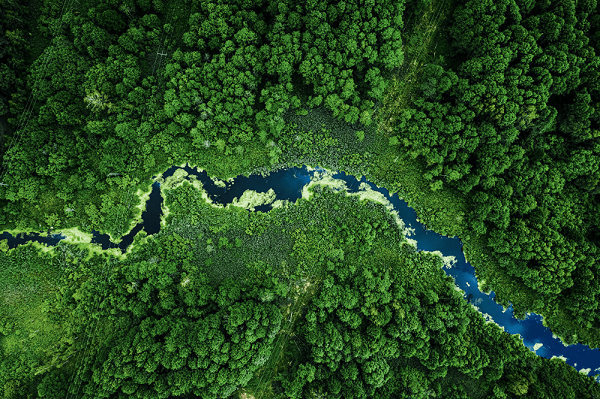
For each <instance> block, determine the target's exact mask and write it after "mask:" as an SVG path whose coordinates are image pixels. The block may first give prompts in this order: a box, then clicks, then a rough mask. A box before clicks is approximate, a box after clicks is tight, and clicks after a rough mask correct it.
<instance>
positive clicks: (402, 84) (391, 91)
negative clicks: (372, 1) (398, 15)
mask: <svg viewBox="0 0 600 399" xmlns="http://www.w3.org/2000/svg"><path fill="white" fill-rule="evenodd" d="M447 4H448V0H434V1H432V2H431V3H430V4H429V6H428V7H427V8H426V9H425V12H424V14H423V15H422V17H421V19H420V20H419V21H418V25H417V27H416V28H415V32H414V34H413V37H414V36H416V37H421V38H423V39H422V41H421V43H420V45H419V46H417V47H415V48H414V49H410V50H409V49H408V44H404V45H403V48H402V50H403V52H404V54H406V53H407V51H409V52H410V56H409V57H405V59H404V62H403V64H402V66H400V67H399V68H398V69H399V72H398V73H397V74H395V75H394V76H393V77H392V82H391V84H390V87H389V88H388V90H387V92H386V94H385V97H384V100H383V103H382V106H381V107H380V108H379V109H378V110H377V111H376V112H375V113H374V115H373V120H379V123H378V124H377V134H379V133H380V132H385V133H384V134H386V135H389V133H391V132H392V131H393V130H392V126H393V125H394V122H395V120H396V117H397V115H398V113H399V112H400V111H401V110H402V109H404V108H406V107H407V106H408V105H409V104H410V102H411V101H412V98H413V96H414V93H415V91H416V90H417V89H418V85H419V79H420V75H421V72H422V70H423V64H422V62H421V60H422V58H423V57H424V56H425V55H426V54H428V53H431V52H432V47H434V43H433V40H434V38H435V36H436V32H437V28H438V26H440V25H441V23H442V22H443V21H444V20H445V19H446V18H447V15H448V14H449V10H448V9H447V8H446V6H447ZM415 24H417V22H415ZM313 269H314V268H313ZM313 272H314V270H311V272H310V273H309V275H308V276H306V280H305V281H304V282H303V284H300V285H292V286H291V290H290V294H289V296H290V297H291V298H293V299H294V301H293V302H292V303H290V304H288V305H285V306H283V307H282V314H283V316H284V319H283V326H282V328H281V330H280V332H279V333H278V336H277V338H276V343H275V347H274V349H273V352H272V354H271V356H270V357H269V359H268V360H267V363H266V364H265V366H264V367H263V368H262V369H261V370H260V371H259V372H258V373H259V374H258V376H257V378H258V380H259V381H258V386H257V387H256V389H254V390H253V391H254V392H252V393H253V396H251V395H250V392H248V393H246V392H245V393H244V396H245V397H247V398H254V399H263V398H266V397H268V396H269V391H270V387H269V384H270V382H271V380H272V379H273V376H274V375H276V374H277V372H278V371H279V370H281V369H284V368H286V367H288V366H289V364H288V363H289V361H288V359H286V356H285V348H286V347H287V345H288V343H289V341H290V339H291V338H293V336H294V326H295V325H296V322H297V321H298V320H299V318H300V317H302V315H303V309H304V307H305V306H306V305H307V304H308V303H310V300H311V298H312V296H313V295H315V294H316V293H317V291H318V288H319V282H320V280H322V278H321V276H318V275H317V274H316V273H314V274H313Z"/></svg>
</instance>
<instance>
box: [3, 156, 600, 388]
mask: <svg viewBox="0 0 600 399" xmlns="http://www.w3.org/2000/svg"><path fill="white" fill-rule="evenodd" d="M177 169H178V167H177V166H173V167H171V168H169V169H168V170H167V171H166V172H165V173H164V174H163V175H162V177H163V178H164V179H166V178H167V177H169V176H172V175H173V173H174V172H175V171H176V170H177ZM182 169H184V170H185V171H186V172H187V173H188V174H189V175H194V176H196V177H197V179H198V180H200V181H201V182H202V185H203V186H204V189H205V190H206V192H207V193H208V196H209V197H210V199H211V200H212V201H214V202H215V203H219V204H223V205H226V204H228V203H231V202H232V201H233V199H234V198H239V197H241V196H242V194H243V193H244V191H246V190H248V189H250V190H254V191H257V192H267V191H268V190H269V189H271V188H272V189H273V190H274V191H275V194H276V199H278V200H288V201H290V202H295V201H296V200H297V199H298V198H301V197H302V188H303V187H304V186H305V185H306V184H308V183H309V182H310V181H311V178H312V177H313V175H314V174H315V172H324V170H323V169H321V168H316V169H312V170H309V169H308V168H307V167H306V166H304V167H302V168H289V169H282V170H279V171H276V172H273V173H271V174H270V175H268V176H267V177H263V176H260V175H251V176H249V177H245V176H238V177H237V178H235V179H233V182H224V183H225V187H223V184H220V185H217V184H215V182H214V181H213V180H212V179H211V178H210V177H209V176H208V175H207V173H206V172H205V171H202V172H198V171H197V170H195V169H192V168H191V167H189V166H188V165H186V166H185V167H184V168H182ZM332 177H333V178H334V179H340V180H343V181H344V182H345V184H346V186H347V188H348V192H351V193H353V192H358V191H359V190H360V186H361V183H363V188H364V187H365V185H364V184H366V185H368V186H369V187H370V188H371V189H372V190H373V191H377V192H379V193H381V194H383V196H384V197H385V198H386V199H387V200H388V201H390V203H391V204H392V205H393V209H394V210H395V211H396V212H397V213H398V216H399V217H400V219H402V220H403V221H404V223H405V225H406V227H408V228H409V229H412V234H411V235H410V236H408V237H407V238H409V239H411V240H415V241H416V243H417V249H418V250H420V251H440V252H441V253H442V254H443V256H444V257H447V256H453V257H454V258H455V260H456V261H455V262H454V263H453V265H452V266H451V267H444V268H443V270H444V272H445V273H446V274H447V275H449V276H452V277H453V278H454V280H455V284H456V286H457V287H458V288H460V289H461V290H463V291H464V298H465V300H466V301H468V302H469V303H470V304H471V305H472V306H474V307H475V308H476V309H477V310H478V311H479V312H480V313H481V314H483V316H484V317H485V318H486V320H489V321H493V322H495V323H496V324H498V325H499V326H500V327H501V328H503V329H504V331H506V332H508V333H510V334H519V335H520V337H521V339H522V340H523V343H524V345H525V346H526V347H527V348H529V349H530V350H531V351H533V352H534V353H536V354H537V355H538V356H543V357H545V358H552V357H562V358H564V359H565V361H566V363H567V364H569V365H571V366H573V367H574V368H575V369H576V370H578V371H580V372H582V373H585V374H587V375H594V376H595V379H596V381H597V382H598V383H600V349H590V348H589V347H588V346H586V345H582V344H575V345H570V346H564V344H563V343H562V342H561V341H560V340H559V339H558V338H556V337H554V336H553V334H552V332H551V331H550V329H549V328H547V327H544V326H543V325H542V317H541V316H539V315H536V314H528V315H527V318H526V319H525V320H517V319H515V318H514V317H513V312H512V305H511V306H509V307H508V308H507V309H503V307H502V306H501V305H499V304H497V303H496V302H495V293H494V292H493V291H491V292H490V294H489V295H487V294H484V293H482V292H481V291H479V289H478V286H477V279H476V277H475V270H474V268H473V266H471V265H470V264H469V262H467V261H466V259H465V256H464V254H463V252H462V242H461V241H460V240H459V239H458V238H457V237H453V238H449V237H446V236H442V235H441V234H438V233H436V232H434V231H432V230H427V229H426V227H425V226H424V225H423V224H421V223H420V222H419V221H418V219H417V215H416V212H415V211H414V210H413V209H412V208H410V207H409V206H408V204H407V203H406V202H405V201H403V200H401V199H400V198H399V197H398V195H397V194H394V195H392V196H390V193H389V191H388V190H386V189H385V188H380V187H377V186H375V185H374V184H373V183H371V182H369V181H367V180H366V179H365V177H364V176H363V177H362V178H361V179H360V180H357V179H356V178H355V177H354V176H351V175H346V174H345V173H344V172H341V173H337V172H334V174H333V175H332ZM152 186H153V188H152V192H151V194H150V198H149V200H148V201H147V203H146V209H145V211H144V212H143V213H142V220H143V222H142V223H140V224H138V225H137V226H136V227H135V228H134V229H133V230H132V231H131V232H129V233H128V234H127V236H125V237H124V238H123V240H122V241H121V243H120V244H118V245H117V244H113V243H111V242H110V240H109V238H108V235H106V234H99V233H98V232H97V231H93V232H92V234H93V239H92V243H96V244H99V245H101V246H102V249H108V248H116V247H119V248H120V249H121V250H122V251H123V252H125V251H126V249H127V247H128V246H129V245H130V244H131V243H132V242H133V238H134V237H135V235H136V234H137V233H138V232H139V231H140V230H142V229H144V230H145V231H146V233H148V234H149V235H151V234H154V233H157V232H158V231H159V230H160V218H161V204H162V201H163V199H162V196H161V195H160V183H158V182H155V183H153V185H152ZM270 209H271V205H260V206H257V207H256V210H257V211H261V212H267V211H269V210H270ZM48 233H49V234H48V236H47V237H40V236H39V234H38V233H33V234H29V235H24V236H23V235H18V236H17V237H13V236H11V235H10V234H9V233H2V234H0V240H4V239H8V245H9V248H14V247H15V246H17V245H20V244H24V243H26V242H28V241H38V242H41V243H44V244H46V245H56V244H58V242H59V241H60V240H61V239H64V238H66V237H65V236H63V235H61V234H60V233H59V234H50V232H48Z"/></svg>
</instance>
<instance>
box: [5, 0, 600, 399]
mask: <svg viewBox="0 0 600 399" xmlns="http://www.w3.org/2000/svg"><path fill="white" fill-rule="evenodd" d="M432 3H435V4H437V6H439V7H442V6H444V5H446V6H448V4H447V3H445V2H441V1H437V2H436V1H429V0H418V1H408V0H407V1H374V0H352V1H316V0H308V1H306V2H295V1H292V0H282V1H278V2H274V1H273V2H270V1H266V0H228V1H213V2H211V1H203V0H170V1H166V0H152V1H150V0H124V1H122V0H118V1H117V0H100V1H91V0H90V1H88V0H78V1H73V2H67V3H64V4H63V2H61V1H58V0H35V1H34V0H32V1H30V2H29V3H19V2H17V1H14V0H0V27H1V29H0V155H1V156H2V165H1V166H2V167H1V170H0V184H1V187H0V209H1V210H0V229H1V230H7V229H14V230H16V231H40V230H47V229H49V228H53V229H54V230H58V229H63V228H69V227H78V228H79V229H80V230H81V231H85V232H89V231H90V230H92V229H95V230H98V231H100V232H102V233H105V232H106V233H109V234H110V235H111V236H112V237H113V238H116V239H118V238H119V237H121V236H122V235H123V234H125V233H126V232H127V230H128V229H129V226H130V225H131V221H132V220H133V219H134V218H135V217H136V209H137V208H136V206H137V205H139V204H140V201H141V199H140V198H139V196H138V195H136V194H135V193H136V190H137V189H144V190H145V189H147V187H148V186H149V185H150V182H151V177H152V176H153V175H158V174H160V173H162V172H163V171H164V170H166V169H167V168H168V167H170V166H172V165H174V164H181V163H185V162H189V163H190V164H193V165H199V166H200V167H202V168H203V169H206V170H207V171H209V173H210V175H211V176H218V177H220V178H228V177H233V176H236V175H238V174H248V173H252V172H253V171H256V170H261V168H262V170H264V169H265V168H267V169H268V168H274V167H276V166H278V165H281V164H283V163H285V162H289V160H288V159H286V154H289V153H290V151H292V150H298V151H300V152H301V153H305V152H309V151H312V152H315V151H316V152H319V151H320V152H325V151H328V149H329V146H331V145H333V144H332V143H337V142H336V140H335V139H331V138H330V137H329V136H327V132H326V129H324V132H325V134H322V133H321V132H310V134H309V135H308V136H307V135H306V134H305V133H303V132H299V131H297V129H296V127H297V126H294V125H292V124H289V123H286V119H285V118H284V116H285V115H289V114H290V111H291V112H293V113H295V114H296V115H300V116H303V115H307V114H309V112H311V110H312V109H324V110H326V111H327V112H328V113H329V114H330V115H332V116H333V117H334V118H337V119H339V121H341V122H343V123H345V124H346V125H351V126H353V127H357V126H362V127H365V131H367V134H366V137H367V139H366V140H365V131H362V130H360V131H357V133H356V135H354V134H353V135H352V137H348V138H345V140H347V141H352V142H362V141H363V140H365V142H369V143H380V142H381V141H383V142H384V143H385V146H384V147H385V148H384V149H381V148H379V147H377V146H376V145H375V144H372V146H373V148H371V147H368V148H369V149H368V152H369V155H364V154H351V155H352V156H354V155H356V158H358V157H362V156H365V157H367V158H368V157H371V158H368V159H369V162H371V163H372V164H373V165H377V164H378V163H379V165H378V166H381V168H380V170H383V169H384V166H385V170H386V174H387V175H386V176H385V177H386V178H387V179H388V180H389V181H396V182H401V181H402V179H403V178H405V176H403V175H402V172H401V171H400V170H401V169H400V168H399V167H398V168H396V169H395V166H394V163H393V162H395V160H394V161H393V162H391V161H390V163H389V165H388V164H385V165H384V162H387V161H384V157H383V153H384V152H385V151H393V152H394V155H397V157H398V156H403V162H414V163H415V165H421V164H424V167H423V169H422V173H421V176H422V177H423V179H424V180H425V181H426V189H425V191H424V192H423V193H422V194H423V195H424V196H432V197H433V196H436V195H438V194H439V193H441V192H444V193H455V194H456V197H457V198H459V197H460V198H462V199H463V200H464V199H465V198H466V199H467V200H465V201H466V202H468V204H469V205H468V206H469V209H468V212H467V213H466V214H465V215H464V220H465V222H464V224H462V225H461V226H460V227H456V228H455V227H454V224H451V223H455V222H454V221H452V222H449V221H448V220H445V219H443V218H442V219H441V220H440V221H439V223H438V224H437V226H441V227H442V228H443V229H444V230H452V229H454V230H456V231H457V234H458V235H459V236H460V238H461V240H463V242H464V243H465V248H466V251H465V252H466V253H468V257H469V261H471V262H472V263H473V265H474V266H475V268H476V271H477V275H478V278H479V279H480V280H485V284H484V288H485V289H486V290H487V289H493V290H494V291H495V292H496V294H497V298H498V302H499V303H502V304H504V305H506V306H508V304H509V301H510V303H512V304H513V307H514V309H515V314H516V315H517V316H519V317H524V316H525V313H526V312H536V313H538V314H541V315H543V316H544V320H545V321H544V322H545V323H546V324H547V325H548V326H549V327H551V329H552V331H553V332H554V333H555V334H556V335H558V336H560V337H561V339H563V341H564V342H566V343H575V342H581V343H584V344H587V345H589V346H590V347H599V346H600V335H599V334H600V333H599V332H600V313H599V312H600V310H599V309H598V306H599V305H598V304H599V303H600V298H599V297H598V296H599V295H600V283H599V281H600V278H599V277H600V272H599V266H598V265H599V262H598V256H599V255H598V250H597V248H598V244H599V240H600V225H599V224H598V223H599V222H598V220H599V217H598V215H599V212H598V195H600V191H599V189H598V184H599V182H600V170H599V168H600V161H599V157H598V156H599V151H600V147H599V145H600V142H599V141H598V140H599V136H600V127H599V122H600V107H599V106H598V105H597V104H598V102H599V99H600V98H599V97H600V93H599V92H600V58H599V56H598V55H597V53H599V44H600V15H599V13H598V3H597V1H596V0H586V1H581V0H579V1H575V0H544V1H534V0H493V1H492V0H469V1H467V0H455V1H454V2H451V3H450V4H451V5H452V7H453V8H452V10H450V11H448V15H449V16H448V19H447V21H446V22H445V24H444V26H443V27H440V29H441V30H442V34H443V35H445V39H444V40H445V41H446V43H447V45H445V46H444V49H443V51H444V53H443V55H441V56H438V57H437V58H435V60H434V61H432V62H430V63H429V64H428V65H425V66H424V67H423V72H422V76H421V77H420V79H419V81H418V82H415V83H416V84H418V86H417V91H416V99H414V100H413V101H411V102H410V103H409V104H408V105H407V106H406V107H404V108H402V109H398V110H397V115H394V118H395V119H394V121H395V122H394V125H393V128H392V130H391V131H384V132H381V131H379V129H378V130H377V132H373V130H374V128H373V125H375V124H376V123H379V122H380V121H379V120H377V119H376V118H375V117H374V116H375V115H376V114H375V112H376V110H377V109H378V108H379V107H381V106H382V105H384V104H385V102H386V101H393V99H391V100H390V99H388V98H386V93H387V91H388V89H389V87H390V83H391V82H392V77H393V76H394V74H395V72H397V71H398V69H399V68H400V67H402V66H403V65H405V64H406V59H405V53H404V52H403V48H407V54H409V53H410V43H408V45H407V44H406V43H404V42H403V37H406V33H403V32H404V31H405V29H406V26H405V20H408V19H410V18H414V17H415V16H417V17H418V15H420V14H422V13H424V12H426V10H428V9H431V5H432ZM428 7H429V8H428ZM411 29H412V27H411ZM409 30H410V29H409ZM403 35H404V36H403ZM406 46H408V47H406ZM417 61H418V60H417ZM407 84H408V83H407ZM411 84H413V83H411ZM375 122H376V123H375ZM367 128H368V129H367ZM369 129H370V130H369ZM338 135H339V132H338ZM373 135H375V139H377V140H375V139H374V138H373V137H374V136H373ZM309 136H310V138H307V137H309ZM304 138H307V139H304ZM378 139H382V140H379V141H378ZM369 145H371V144H369ZM339 146H340V147H343V146H347V144H345V142H342V143H341V144H339ZM309 147H311V148H309ZM397 157H396V158H397ZM350 158H352V157H349V158H348V159H350ZM164 195H165V196H166V198H167V201H166V204H167V206H168V207H169V210H170V212H171V214H170V216H169V219H168V220H167V223H166V227H165V228H164V229H162V230H161V232H160V233H159V234H157V235H155V236H152V237H147V238H146V237H144V233H141V234H140V235H138V236H137V237H136V241H135V245H134V249H133V250H132V251H131V253H128V254H127V255H126V256H125V257H117V256H116V255H115V254H113V253H110V254H109V253H100V252H99V251H96V250H93V249H90V247H91V246H89V247H85V246H76V245H70V244H61V245H59V246H58V247H57V248H56V250H54V251H47V250H45V249H41V248H39V246H35V245H26V246H21V247H18V248H16V249H12V250H10V251H8V250H7V248H6V247H5V245H4V243H2V244H3V245H1V246H0V249H2V251H1V252H0V268H1V270H0V273H1V274H0V277H1V278H0V282H1V284H2V299H3V304H4V305H6V306H2V307H0V315H1V318H0V327H1V328H2V333H3V336H2V339H1V345H2V350H3V358H2V363H1V365H0V387H2V389H3V390H4V395H5V397H7V398H27V399H29V398H35V397H48V398H54V397H65V396H66V395H70V394H73V395H77V394H83V395H84V397H86V398H97V397H107V398H108V397H114V398H117V397H119V398H120V397H123V398H124V397H139V398H168V397H190V398H191V397H202V398H217V397H219V398H226V397H230V396H232V395H234V396H236V397H245V398H248V397H250V396H255V397H261V398H262V397H277V398H304V397H335V398H366V397H382V398H415V397H419V398H426V397H452V398H467V397H469V398H471V397H475V398H478V397H486V398H487V397H496V398H515V397H518V396H523V397H532V398H533V397H535V398H555V397H564V398H588V399H589V398H598V397H600V390H599V388H598V385H597V384H596V383H594V380H593V379H592V378H591V377H588V376H585V375H582V374H580V373H578V372H577V371H576V370H574V369H573V368H572V367H570V366H568V365H566V364H565V363H564V362H563V361H562V360H560V359H552V360H548V359H543V358H540V357H537V356H535V354H533V353H532V352H530V351H529V350H528V349H527V348H526V347H524V346H523V344H522V342H521V341H520V340H519V339H518V337H515V336H511V335H509V334H507V333H505V332H503V331H502V330H501V329H500V328H499V327H498V326H497V325H495V324H494V323H486V322H485V320H484V319H483V317H482V316H481V314H479V313H477V312H476V311H475V310H474V309H472V308H471V307H470V306H468V305H467V304H466V302H465V301H464V299H463V298H462V297H461V295H460V294H459V293H458V292H457V291H456V290H455V288H454V284H453V283H452V281H451V279H449V278H446V277H445V276H444V273H443V271H442V270H440V267H441V260H440V259H439V258H438V257H437V256H434V255H431V254H425V253H417V252H416V251H414V249H413V247H411V246H410V245H408V244H407V243H406V242H404V241H403V239H402V238H401V237H400V233H399V230H398V229H397V228H396V226H395V225H394V221H393V219H392V218H391V217H390V216H389V213H388V212H387V211H386V210H385V209H384V208H383V207H379V206H378V205H374V204H373V203H372V202H369V201H358V200H355V199H351V198H348V197H345V196H343V195H341V194H339V193H333V192H330V191H329V190H328V189H320V188H317V189H315V198H313V199H311V200H309V201H300V202H299V203H298V204H297V205H295V206H294V205H292V206H289V207H284V208H281V209H275V210H273V211H271V212H269V213H268V214H262V213H259V212H256V213H255V212H248V211H246V210H235V209H231V208H228V209H227V210H223V209H217V208H215V207H213V206H210V205H207V204H205V203H204V200H203V199H202V196H201V194H200V192H199V191H198V190H197V189H196V188H193V187H192V186H190V185H189V184H187V183H184V184H183V185H182V186H179V187H177V188H174V189H172V190H166V192H165V193H164ZM457 201H458V200H457ZM450 208H451V207H450ZM415 209H417V210H419V209H420V208H419V206H418V204H417V206H415ZM425 216H427V217H429V215H425ZM427 217H426V218H427ZM444 223H446V224H445V225H444ZM292 310H293V311H292ZM34 326H35V328H37V331H35V330H33V327H34ZM243 395H245V396H243Z"/></svg>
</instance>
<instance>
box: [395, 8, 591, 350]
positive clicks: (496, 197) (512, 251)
mask: <svg viewBox="0 0 600 399" xmlns="http://www.w3.org/2000/svg"><path fill="white" fill-rule="evenodd" d="M599 21H600V15H599V14H598V8H597V3H596V1H585V2H574V1H541V2H533V1H519V0H510V1H509V0H503V1H491V0H490V1H479V0H477V1H465V2H462V4H460V5H459V6H458V7H457V8H456V9H455V10H454V14H453V17H452V21H451V22H450V28H449V31H448V34H450V35H451V36H452V39H453V40H452V52H451V53H450V54H448V63H447V65H446V67H445V68H444V67H442V66H440V65H434V64H430V65H428V66H427V67H426V70H425V72H424V75H423V82H422V84H421V97H420V98H419V99H418V100H416V101H415V102H414V103H413V104H412V105H411V106H410V108H408V109H405V110H403V112H402V113H401V114H400V115H399V118H398V123H397V125H396V126H395V134H396V137H397V138H398V142H399V143H400V144H402V145H403V146H402V147H404V148H405V149H406V150H408V151H410V152H411V155H412V157H424V159H425V160H426V161H427V165H428V168H427V172H426V175H425V176H426V177H427V178H428V179H429V180H431V188H432V189H433V190H436V189H439V188H441V187H442V185H449V186H452V187H454V188H457V189H458V190H460V191H462V192H464V193H467V195H468V197H469V198H470V200H471V201H472V203H473V206H472V210H471V212H470V213H469V214H468V215H467V218H468V219H469V223H470V229H469V231H465V232H464V236H463V237H461V238H463V239H466V240H469V237H477V238H478V239H483V240H484V242H485V243H486V244H487V246H489V247H490V248H491V249H492V250H491V252H490V254H489V256H488V257H479V258H477V255H475V254H474V256H473V260H474V263H475V265H476V267H477V271H478V273H479V275H480V276H482V278H484V279H485V280H486V281H487V282H488V283H489V284H490V286H491V287H492V288H493V289H494V290H496V291H497V292H498V291H501V295H499V298H501V299H502V301H503V303H506V304H507V302H506V301H505V300H508V299H510V301H511V302H512V303H513V304H514V307H515V309H516V310H517V314H520V315H524V313H525V311H528V310H531V311H535V312H536V313H540V314H543V315H544V316H545V319H546V321H547V323H548V324H549V325H550V326H552V327H553V331H554V332H555V333H557V334H559V335H561V336H562V337H564V338H565V339H566V340H567V342H576V341H582V342H585V343H586V344H589V345H591V346H592V347H598V346H599V345H600V335H598V331H600V329H599V327H600V313H598V304H599V303H600V297H599V296H598V295H599V293H600V285H599V284H600V283H599V282H600V280H599V279H598V278H597V277H598V275H599V269H598V264H599V263H598V231H600V230H599V225H598V217H597V216H598V214H599V210H600V209H599V208H598V200H597V195H598V194H599V193H600V191H598V190H599V189H598V187H600V186H598V182H599V179H600V169H599V163H598V157H599V155H600V141H599V139H598V137H599V136H600V130H599V129H600V125H599V122H600V108H599V107H598V106H597V104H598V102H599V101H600V83H599V82H600V56H599V55H598V54H599V52H600V48H599V45H600V42H599V41H598V39H599V36H598V26H599ZM448 65H452V67H451V68H450V67H449V66H448ZM403 151H404V150H403ZM491 265H497V266H494V267H492V266H491ZM495 268H499V269H500V270H502V272H503V273H507V274H508V275H509V276H511V278H512V280H513V284H514V285H513V287H511V288H510V289H508V287H506V290H505V291H504V290H502V287H501V286H500V284H498V283H497V281H498V278H495V275H496V270H494V269H495ZM517 287H519V291H520V292H522V293H523V294H524V295H523V296H522V297H518V296H516V295H510V294H515V293H516V291H517ZM497 288H498V289H497ZM509 293H510V294H509ZM524 298H526V299H524Z"/></svg>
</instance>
